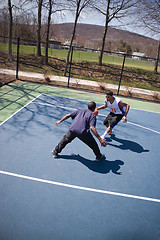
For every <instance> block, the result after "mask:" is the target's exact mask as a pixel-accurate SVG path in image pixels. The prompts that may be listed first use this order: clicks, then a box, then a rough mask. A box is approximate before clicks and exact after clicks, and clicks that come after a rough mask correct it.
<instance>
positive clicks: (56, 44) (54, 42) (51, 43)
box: [48, 39, 61, 49]
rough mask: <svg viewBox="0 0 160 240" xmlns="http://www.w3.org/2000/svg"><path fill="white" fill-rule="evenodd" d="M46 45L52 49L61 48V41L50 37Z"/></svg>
mask: <svg viewBox="0 0 160 240" xmlns="http://www.w3.org/2000/svg"><path fill="white" fill-rule="evenodd" d="M48 47H49V48H53V49H61V42H60V41H57V40H54V39H50V40H49V45H48Z"/></svg>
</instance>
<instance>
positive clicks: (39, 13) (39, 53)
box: [37, 0, 43, 56]
mask: <svg viewBox="0 0 160 240" xmlns="http://www.w3.org/2000/svg"><path fill="white" fill-rule="evenodd" d="M42 3H43V0H38V25H37V55H38V56H41V25H42V24H41V20H42Z"/></svg>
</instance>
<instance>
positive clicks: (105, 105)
mask: <svg viewBox="0 0 160 240" xmlns="http://www.w3.org/2000/svg"><path fill="white" fill-rule="evenodd" d="M106 107H107V104H106V103H105V104H104V105H102V106H100V107H98V108H97V110H100V109H104V108H106Z"/></svg>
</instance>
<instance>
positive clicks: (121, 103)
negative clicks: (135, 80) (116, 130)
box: [119, 102, 130, 122]
mask: <svg viewBox="0 0 160 240" xmlns="http://www.w3.org/2000/svg"><path fill="white" fill-rule="evenodd" d="M119 106H120V108H123V107H125V108H126V111H125V114H124V116H123V122H127V114H128V111H129V109H130V105H129V104H127V103H125V102H120V103H119Z"/></svg>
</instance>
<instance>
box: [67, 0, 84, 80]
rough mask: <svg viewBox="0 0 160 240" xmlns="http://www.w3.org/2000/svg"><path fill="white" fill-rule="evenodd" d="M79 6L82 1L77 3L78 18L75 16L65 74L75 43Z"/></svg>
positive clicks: (77, 14) (77, 15)
mask: <svg viewBox="0 0 160 240" xmlns="http://www.w3.org/2000/svg"><path fill="white" fill-rule="evenodd" d="M79 8H80V1H79V2H78V4H77V10H76V18H75V22H74V28H73V32H72V37H71V41H70V45H69V49H68V54H67V59H66V65H65V69H64V76H66V74H67V68H68V64H69V57H70V53H71V49H72V44H73V40H74V37H75V33H76V26H77V21H78V17H79V14H80V13H79Z"/></svg>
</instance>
